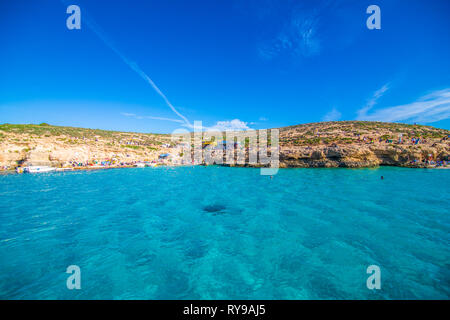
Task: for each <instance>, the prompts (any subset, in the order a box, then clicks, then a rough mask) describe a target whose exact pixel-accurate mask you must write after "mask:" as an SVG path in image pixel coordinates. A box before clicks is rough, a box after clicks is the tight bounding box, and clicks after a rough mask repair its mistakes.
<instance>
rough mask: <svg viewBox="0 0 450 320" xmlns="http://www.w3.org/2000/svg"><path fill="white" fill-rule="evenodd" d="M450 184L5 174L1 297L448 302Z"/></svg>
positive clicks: (438, 175)
mask: <svg viewBox="0 0 450 320" xmlns="http://www.w3.org/2000/svg"><path fill="white" fill-rule="evenodd" d="M381 176H384V179H383V180H382V179H381V178H380V177H381ZM449 182H450V170H432V169H406V168H392V167H381V168H375V169H281V170H280V171H279V173H278V174H277V175H275V176H273V178H272V179H271V178H270V177H268V176H262V175H260V170H259V169H250V168H225V167H215V166H210V167H177V168H169V167H159V168H134V169H111V170H97V171H78V172H61V173H41V174H21V175H19V174H9V175H1V176H0V298H1V299H449V298H450V216H449V214H450V210H449V209H450V186H449ZM70 265H77V266H79V267H80V270H81V289H80V290H76V289H74V290H69V289H67V287H66V280H67V278H68V277H69V276H70V274H68V273H66V269H67V267H68V266H70ZM370 265H377V266H379V267H380V270H381V289H379V290H376V289H373V290H369V289H368V288H367V286H366V281H367V278H368V277H369V276H370V274H367V267H368V266H370Z"/></svg>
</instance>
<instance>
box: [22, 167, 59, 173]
mask: <svg viewBox="0 0 450 320" xmlns="http://www.w3.org/2000/svg"><path fill="white" fill-rule="evenodd" d="M55 170H56V168H53V167H49V166H28V167H25V168H24V170H23V172H28V173H40V172H51V171H55Z"/></svg>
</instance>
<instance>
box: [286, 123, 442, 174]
mask: <svg viewBox="0 0 450 320" xmlns="http://www.w3.org/2000/svg"><path fill="white" fill-rule="evenodd" d="M449 135H450V131H449V130H444V129H438V128H434V127H431V126H422V125H408V124H399V123H385V122H368V121H337V122H322V123H310V124H303V125H297V126H291V127H284V128H280V166H281V167H372V166H378V165H395V166H411V167H424V166H428V165H429V164H430V163H427V162H426V161H427V160H428V161H431V164H432V165H433V164H434V162H436V161H443V160H450V159H449V155H450V139H449V138H448V136H449ZM400 137H401V140H400Z"/></svg>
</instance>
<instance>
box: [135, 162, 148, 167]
mask: <svg viewBox="0 0 450 320" xmlns="http://www.w3.org/2000/svg"><path fill="white" fill-rule="evenodd" d="M134 166H135V167H138V168H144V167H145V163H143V162H138V163H136V164H135V165H134Z"/></svg>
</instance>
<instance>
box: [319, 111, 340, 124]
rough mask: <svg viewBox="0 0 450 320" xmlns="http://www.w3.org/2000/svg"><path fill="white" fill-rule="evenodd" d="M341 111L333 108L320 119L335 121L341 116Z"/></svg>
mask: <svg viewBox="0 0 450 320" xmlns="http://www.w3.org/2000/svg"><path fill="white" fill-rule="evenodd" d="M341 115H342V114H341V113H340V112H339V111H338V110H337V109H336V108H333V109H332V110H331V111H330V112H328V113H327V114H326V115H324V116H323V118H322V121H337V120H339V119H340V118H341Z"/></svg>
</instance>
